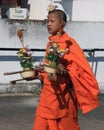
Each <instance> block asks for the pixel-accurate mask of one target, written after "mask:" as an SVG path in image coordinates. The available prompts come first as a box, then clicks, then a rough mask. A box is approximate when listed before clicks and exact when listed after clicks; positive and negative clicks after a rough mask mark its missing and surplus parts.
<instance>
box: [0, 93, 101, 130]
mask: <svg viewBox="0 0 104 130" xmlns="http://www.w3.org/2000/svg"><path fill="white" fill-rule="evenodd" d="M38 99H39V97H38V96H37V95H28V96H27V95H24V96H23V95H22V96H0V130H32V127H33V121H34V114H35V109H36V106H37V103H38ZM99 100H100V103H101V106H100V107H99V108H97V109H96V110H94V111H92V112H90V113H89V114H87V115H86V116H83V115H82V114H81V112H79V123H80V126H81V130H104V95H103V94H102V95H100V97H99Z"/></svg>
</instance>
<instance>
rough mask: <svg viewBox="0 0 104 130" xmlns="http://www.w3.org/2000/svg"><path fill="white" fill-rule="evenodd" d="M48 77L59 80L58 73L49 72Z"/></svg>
mask: <svg viewBox="0 0 104 130" xmlns="http://www.w3.org/2000/svg"><path fill="white" fill-rule="evenodd" d="M47 75H48V79H49V80H51V81H57V74H56V73H47Z"/></svg>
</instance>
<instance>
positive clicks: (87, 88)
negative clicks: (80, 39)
mask: <svg viewBox="0 0 104 130" xmlns="http://www.w3.org/2000/svg"><path fill="white" fill-rule="evenodd" d="M49 39H50V41H51V42H52V41H55V42H56V43H57V44H58V45H59V46H60V48H61V49H66V48H69V53H68V54H65V55H64V57H62V58H60V63H62V64H63V65H64V66H65V67H66V69H67V70H68V73H69V75H70V77H69V75H65V76H58V80H57V82H54V81H50V80H49V79H48V78H47V74H46V73H43V74H42V75H43V77H44V85H43V88H42V92H41V95H40V101H39V104H38V107H37V110H36V118H35V122H34V128H33V130H79V129H80V128H79V125H78V120H77V118H78V107H79V108H80V109H82V112H83V113H87V112H89V111H91V110H93V109H94V108H96V107H97V106H98V105H99V103H98V94H99V88H98V84H97V81H96V79H95V77H94V74H93V72H92V70H91V68H90V65H89V64H88V61H87V60H86V58H85V57H84V54H83V51H82V49H81V48H80V47H79V46H78V44H77V43H76V41H74V39H72V38H71V37H69V36H68V35H67V34H66V33H64V34H63V35H62V36H61V37H58V36H51V37H49ZM49 44H50V42H49V43H48V45H47V48H46V51H48V47H49ZM70 78H71V80H72V83H73V89H74V92H71V93H72V94H70V89H69V88H70V85H71V81H70ZM73 93H74V94H73ZM71 95H74V96H71ZM73 97H74V101H73Z"/></svg>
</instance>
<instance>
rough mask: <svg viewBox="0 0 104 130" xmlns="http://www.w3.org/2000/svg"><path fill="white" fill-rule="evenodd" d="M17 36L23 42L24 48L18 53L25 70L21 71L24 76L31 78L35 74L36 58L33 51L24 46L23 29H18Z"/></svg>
mask: <svg viewBox="0 0 104 130" xmlns="http://www.w3.org/2000/svg"><path fill="white" fill-rule="evenodd" d="M17 36H18V37H19V39H20V42H21V43H22V48H20V50H19V51H18V52H17V55H18V57H19V60H20V65H21V67H22V68H23V72H22V73H21V76H22V78H24V79H26V78H31V77H33V76H34V65H33V64H34V62H35V59H34V58H33V57H32V52H31V50H30V49H29V48H28V47H24V43H23V30H18V32H17Z"/></svg>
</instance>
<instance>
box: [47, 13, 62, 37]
mask: <svg viewBox="0 0 104 130" xmlns="http://www.w3.org/2000/svg"><path fill="white" fill-rule="evenodd" d="M47 18H48V19H47V29H48V32H49V33H50V34H52V35H55V34H57V32H61V31H62V30H63V21H62V20H60V19H59V18H58V16H57V14H53V13H52V14H49V15H48V17H47Z"/></svg>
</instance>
